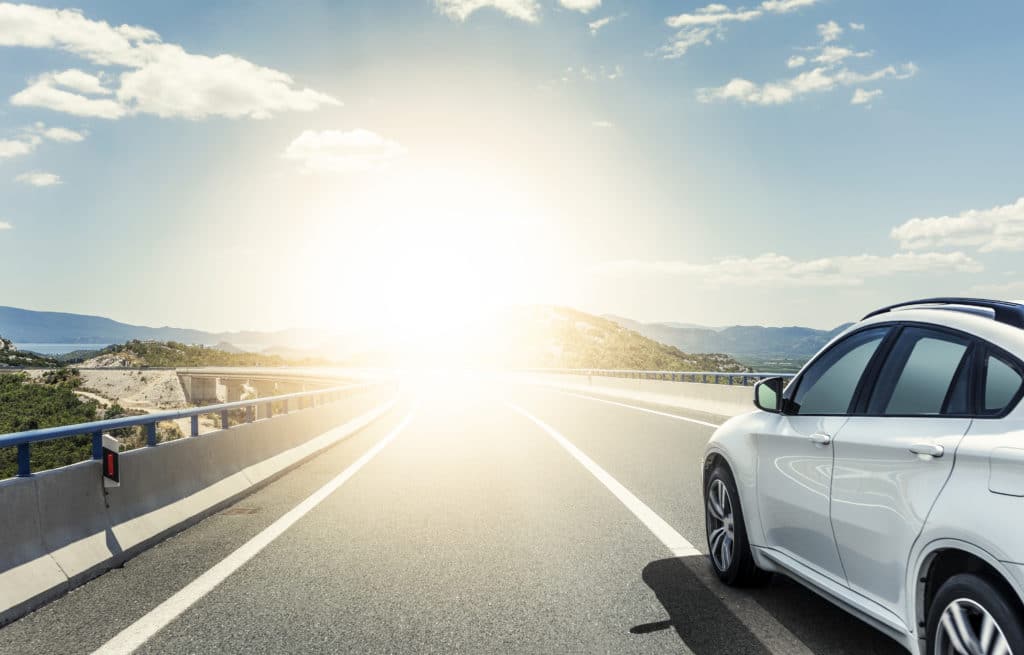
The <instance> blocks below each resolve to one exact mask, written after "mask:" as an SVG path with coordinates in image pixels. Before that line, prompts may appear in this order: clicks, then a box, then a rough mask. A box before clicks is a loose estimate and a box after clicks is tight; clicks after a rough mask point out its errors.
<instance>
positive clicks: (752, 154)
mask: <svg viewBox="0 0 1024 655" xmlns="http://www.w3.org/2000/svg"><path fill="white" fill-rule="evenodd" d="M68 9H74V10H77V12H69V11H66V10H68ZM57 10H61V11H57ZM603 19H610V20H607V21H604V20H603ZM1022 20H1024V5H1021V4H1020V3H1011V2H1001V3H999V2H989V3H963V2H900V3H885V2H855V1H852V0H847V1H844V0H762V2H760V3H749V4H747V5H738V4H720V3H714V4H708V3H706V2H692V1H691V0H678V1H671V2H653V1H652V2H641V1H634V2H627V1H624V0H619V1H617V0H600V1H598V0H403V1H399V0H376V1H374V2H372V3H371V2H299V1H295V2H290V3H287V5H284V4H282V3H273V2H241V1H238V2H221V3H207V2H176V3H128V2H123V3H118V2H77V3H76V4H74V5H64V4H58V3H39V4H35V5H11V4H5V3H0V52H2V58H0V197H2V199H3V202H0V228H3V229H0V276H2V279H3V280H4V285H3V290H4V292H3V294H2V295H0V303H2V304H8V305H15V306H22V307H29V308H36V309H49V310H62V311H74V312H84V313H95V314H102V315H106V316H111V317H113V318H117V319H120V320H125V321H129V322H134V323H144V324H161V325H162V324H173V325H187V326H194V327H200V328H208V329H241V328H266V329H272V328H282V327H287V326H298V325H327V326H338V327H344V326H347V325H349V324H355V323H370V324H372V323H373V322H374V321H375V320H384V321H390V322H392V323H401V324H405V325H410V324H414V322H415V321H417V320H423V319H424V318H429V315H430V314H431V313H442V314H445V315H448V316H451V315H453V314H454V315H457V314H458V312H459V308H460V307H465V306H478V305H489V304H494V303H504V302H550V303H558V304H566V305H571V306H574V307H578V308H580V309H583V310H586V311H591V312H596V313H615V314H620V315H625V316H630V317H633V318H636V319H639V320H647V321H655V320H666V321H669V320H673V321H686V322H695V323H703V324H709V325H720V324H733V323H742V324H753V323H759V324H767V325H790V324H803V325H811V326H816V327H831V326H833V325H835V324H838V323H840V322H843V321H846V320H850V319H855V318H857V317H859V316H860V315H861V314H863V313H864V312H866V311H867V310H869V309H871V308H873V307H875V306H878V305H881V304H884V303H887V302H894V301H898V300H902V299H906V298H910V297H919V296H927V295H951V294H964V293H972V294H983V295H990V296H996V297H1006V298H1020V297H1024V281H1021V276H1020V274H1021V267H1020V266H1019V265H1018V264H1017V263H1016V262H1017V260H1018V259H1019V253H1020V251H1021V250H1024V201H1019V200H1018V199H1019V198H1021V197H1022V196H1024V190H1022V188H1021V180H1022V179H1024V176H1022V172H1024V171H1022V168H1024V164H1022V159H1021V157H1020V152H1021V146H1022V145H1024V144H1022V141H1024V138H1022V136H1021V130H1020V107H1021V106H1022V105H1024V97H1022V96H1024V91H1022V88H1021V85H1020V84H1018V83H1017V82H1016V81H1017V80H1018V79H1019V76H1020V66H1021V62H1022V61H1024V43H1022V42H1021V41H1020V39H1019V36H1018V34H1017V30H1016V26H1019V25H1020V24H1021V22H1022ZM599 21H601V22H600V23H598V22H599ZM591 24H596V25H595V26H593V27H592V26H591ZM854 100H857V101H858V102H857V103H854V102H853V101H854ZM55 128H56V129H55ZM915 219H917V220H915Z"/></svg>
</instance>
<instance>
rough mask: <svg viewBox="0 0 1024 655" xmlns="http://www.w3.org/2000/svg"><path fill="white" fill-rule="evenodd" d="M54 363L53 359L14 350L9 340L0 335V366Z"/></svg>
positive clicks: (45, 366) (19, 366) (46, 365)
mask: <svg viewBox="0 0 1024 655" xmlns="http://www.w3.org/2000/svg"><path fill="white" fill-rule="evenodd" d="M56 365H57V361H56V360H55V359H52V358H50V357H43V356H42V355H37V354H35V353H30V352H25V351H23V350H16V349H15V348H14V344H13V343H11V342H10V340H8V339H4V338H3V337H0V368H7V367H17V368H47V367H50V366H56Z"/></svg>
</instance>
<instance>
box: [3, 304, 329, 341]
mask: <svg viewBox="0 0 1024 655" xmlns="http://www.w3.org/2000/svg"><path fill="white" fill-rule="evenodd" d="M0 334H2V335H4V336H5V337H7V338H8V339H10V340H11V341H14V342H15V343H80V344H83V345H87V344H108V343H124V342H126V341H130V340H132V339H139V340H143V341H176V342H179V343H189V344H202V345H206V346H214V345H217V344H222V343H230V344H252V345H258V346H264V347H266V346H309V345H311V344H312V345H317V344H318V343H320V342H321V341H323V340H325V339H327V338H328V335H327V333H326V332H324V331H321V330H305V329H293V330H281V331H278V332H254V331H244V332H204V331H202V330H191V329H188V328H176V327H146V326H143V325H129V324H128V323H120V322H118V321H114V320H111V319H109V318H103V317H102V316H88V315H84V314H67V313H63V312H37V311H33V310H29V309H19V308H17V307H0Z"/></svg>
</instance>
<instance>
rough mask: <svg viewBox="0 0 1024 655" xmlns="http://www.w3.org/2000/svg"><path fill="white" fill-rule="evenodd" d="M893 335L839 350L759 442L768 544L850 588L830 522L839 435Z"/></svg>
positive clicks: (796, 391)
mask: <svg viewBox="0 0 1024 655" xmlns="http://www.w3.org/2000/svg"><path fill="white" fill-rule="evenodd" d="M889 332H890V328H889V327H884V326H883V327H874V328H868V329H865V330H861V331H858V332H855V333H853V334H851V335H849V336H847V337H845V338H843V339H842V340H841V341H839V342H837V343H835V344H833V345H832V346H831V347H830V348H829V349H828V350H826V351H825V352H824V353H822V354H821V355H820V356H818V357H817V358H816V359H815V360H814V361H813V362H812V363H811V364H809V365H808V366H807V367H806V368H805V369H804V370H803V371H802V372H801V374H800V376H799V377H798V378H797V379H796V380H794V382H793V383H792V384H791V385H790V387H789V388H787V389H786V393H785V398H786V400H785V402H784V411H785V413H783V414H779V415H777V416H776V418H775V420H774V421H773V422H772V423H771V424H770V425H771V427H770V428H769V429H766V430H765V432H764V433H763V434H758V435H756V440H757V451H758V458H757V462H758V463H757V487H758V509H759V511H760V514H761V521H762V525H763V528H764V538H765V544H766V545H767V546H768V547H770V548H774V549H776V550H778V551H781V552H783V553H785V554H787V555H789V556H791V557H793V558H795V559H797V560H798V561H800V562H801V563H802V564H804V565H806V566H809V567H811V568H812V569H814V570H816V571H818V572H820V573H823V574H825V575H828V576H830V577H831V578H833V579H834V580H836V581H837V582H840V583H841V584H845V583H846V581H845V576H844V574H843V570H842V565H841V563H840V559H839V553H838V551H837V550H836V543H835V538H834V537H833V535H832V525H831V522H830V518H829V491H830V488H831V483H832V448H831V445H830V441H831V439H832V436H833V435H834V434H836V433H837V432H838V431H839V428H840V427H841V426H842V425H843V423H845V422H846V420H847V419H848V417H849V414H850V411H851V410H852V407H853V402H854V401H855V399H856V394H857V390H858V388H859V385H860V381H861V378H862V377H863V374H864V371H865V369H866V368H867V367H868V364H869V363H870V362H871V361H872V360H873V358H874V357H875V355H876V353H877V352H879V349H880V346H881V345H882V343H883V341H884V340H885V338H886V335H888V334H889Z"/></svg>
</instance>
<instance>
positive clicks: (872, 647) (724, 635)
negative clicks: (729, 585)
mask: <svg viewBox="0 0 1024 655" xmlns="http://www.w3.org/2000/svg"><path fill="white" fill-rule="evenodd" d="M699 559H700V560H701V561H700V562H697V561H694V560H689V561H684V560H683V559H681V558H677V557H672V558H667V559H662V560H657V561H655V562H651V563H650V564H648V565H647V566H646V567H644V570H643V580H644V582H645V583H646V584H647V586H648V587H650V588H651V590H652V591H653V592H654V594H655V596H657V598H658V601H659V602H660V603H661V605H662V606H663V607H664V608H665V611H666V613H667V614H668V617H669V618H668V619H667V620H666V619H664V618H663V617H659V618H660V619H661V620H657V621H652V622H650V623H644V624H641V625H637V626H634V627H632V628H631V629H630V632H632V633H633V634H635V635H644V634H649V633H653V632H658V631H661V630H667V629H669V628H672V629H674V630H675V632H676V634H678V635H679V638H680V639H682V640H683V642H684V643H685V644H686V645H687V646H688V647H689V648H690V649H691V650H692V651H693V652H694V653H696V654H697V655H705V654H710V653H736V654H739V653H767V652H768V650H767V649H766V648H765V647H764V645H763V644H762V643H761V642H760V641H759V640H758V639H757V638H756V637H755V636H754V635H753V634H752V633H751V632H750V630H749V629H748V628H747V627H746V626H745V625H744V624H743V622H742V621H740V619H739V618H738V617H737V616H736V615H735V614H733V612H732V610H730V609H729V608H728V607H726V606H725V604H724V603H722V601H721V600H720V599H719V598H718V596H717V595H716V594H715V593H713V592H712V590H710V589H709V588H708V587H707V586H706V585H705V583H704V582H703V581H702V580H701V579H700V578H699V577H698V576H697V575H696V574H695V573H694V571H693V568H692V567H694V566H707V562H706V560H705V558H704V557H701V558H699ZM712 584H718V582H717V580H716V581H715V582H714V583H712ZM742 593H744V594H748V595H749V596H750V597H751V598H753V599H754V600H755V601H757V603H758V604H760V605H761V606H762V607H763V608H764V609H765V610H766V611H767V612H768V613H769V614H771V615H772V617H773V618H774V619H775V620H776V621H778V622H779V623H780V624H782V625H783V626H785V628H786V629H787V630H789V631H790V632H791V633H792V634H793V635H794V636H795V637H796V638H797V639H799V640H800V641H802V642H803V643H804V644H805V645H806V646H807V647H808V649H810V650H811V651H812V652H814V653H823V654H824V653H828V654H829V655H832V654H835V655H857V654H865V655H866V654H869V653H870V654H872V655H873V654H875V653H878V654H889V653H892V654H893V655H897V654H900V653H905V652H906V651H904V650H903V649H902V647H900V645H899V644H897V643H896V642H895V641H893V640H892V639H889V638H888V637H886V636H885V635H883V634H882V633H881V632H878V631H877V630H875V629H874V628H872V627H871V626H869V625H868V624H866V623H864V622H862V621H860V620H859V619H857V618H855V617H853V616H851V615H850V614H848V613H847V612H844V611H843V610H841V609H839V608H838V607H836V606H834V605H832V604H831V603H829V602H828V601H826V600H824V599H823V598H821V597H820V596H818V595H817V594H815V593H813V592H811V591H809V590H807V589H805V588H804V587H802V586H800V585H799V584H797V583H796V582H793V581H792V580H790V579H788V578H786V577H785V576H782V575H776V576H774V577H773V579H772V581H771V582H770V583H769V584H767V585H765V586H763V587H757V588H752V589H744V590H742Z"/></svg>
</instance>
